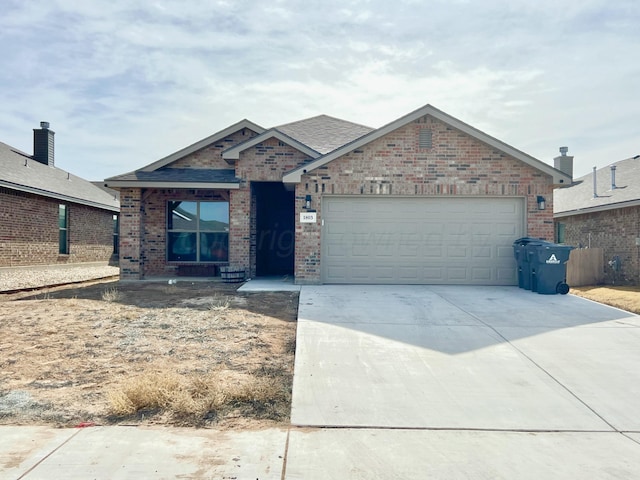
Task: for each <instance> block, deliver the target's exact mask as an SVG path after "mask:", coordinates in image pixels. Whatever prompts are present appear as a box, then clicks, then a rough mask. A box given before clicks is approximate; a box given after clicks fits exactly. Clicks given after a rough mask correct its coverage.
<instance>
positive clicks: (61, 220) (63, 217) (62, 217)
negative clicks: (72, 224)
mask: <svg viewBox="0 0 640 480" xmlns="http://www.w3.org/2000/svg"><path fill="white" fill-rule="evenodd" d="M58 226H59V227H60V228H67V206H66V205H59V206H58Z"/></svg>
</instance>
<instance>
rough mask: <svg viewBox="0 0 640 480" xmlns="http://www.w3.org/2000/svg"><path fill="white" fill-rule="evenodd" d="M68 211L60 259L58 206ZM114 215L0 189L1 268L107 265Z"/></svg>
mask: <svg viewBox="0 0 640 480" xmlns="http://www.w3.org/2000/svg"><path fill="white" fill-rule="evenodd" d="M61 203H64V204H66V205H67V206H68V209H69V210H68V211H69V233H68V235H69V254H68V255H60V254H59V253H58V248H59V243H58V239H59V229H58V206H59V205H60V204H61ZM112 253H113V212H110V211H107V210H101V209H98V208H93V207H89V206H85V205H80V204H76V203H70V202H64V201H60V200H56V199H51V198H47V197H43V196H39V195H33V194H30V193H25V192H20V191H16V190H11V189H7V188H0V266H21V265H53V264H65V263H81V262H101V261H104V262H107V261H109V259H110V258H111V255H112Z"/></svg>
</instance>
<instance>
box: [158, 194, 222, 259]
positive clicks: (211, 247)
mask: <svg viewBox="0 0 640 480" xmlns="http://www.w3.org/2000/svg"><path fill="white" fill-rule="evenodd" d="M167 252H168V253H167V260H169V261H170V262H226V261H227V260H228V259H229V202H222V201H221V202H191V201H176V202H169V213H168V215H167Z"/></svg>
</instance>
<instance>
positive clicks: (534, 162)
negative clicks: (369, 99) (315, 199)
mask: <svg viewBox="0 0 640 480" xmlns="http://www.w3.org/2000/svg"><path fill="white" fill-rule="evenodd" d="M425 115H430V116H432V117H433V118H436V119H438V120H440V121H441V122H443V123H446V124H447V125H450V126H452V127H454V128H456V129H457V130H460V131H461V132H463V133H465V134H467V135H469V136H471V137H473V138H475V139H477V140H479V141H481V142H483V143H485V144H487V145H489V146H490V147H493V148H495V149H497V150H500V151H502V152H504V153H506V154H508V155H510V156H512V157H514V158H516V159H517V160H520V161H522V162H524V163H526V164H528V165H530V166H532V167H534V168H535V169H537V170H540V171H541V172H543V173H546V174H548V175H550V176H551V177H552V178H553V183H554V184H555V185H570V184H571V177H570V176H569V175H567V174H566V173H564V172H561V171H560V170H557V169H555V168H553V167H552V166H551V165H548V164H546V163H544V162H542V161H540V160H538V159H536V158H534V157H532V156H530V155H527V154H526V153H524V152H521V151H520V150H517V149H515V148H513V147H512V146H510V145H507V144H506V143H504V142H501V141H500V140H498V139H497V138H494V137H492V136H490V135H487V134H486V133H484V132H482V131H480V130H478V129H476V128H474V127H472V126H471V125H468V124H466V123H464V122H462V121H460V120H458V119H457V118H454V117H452V116H451V115H448V114H446V113H444V112H443V111H441V110H438V109H437V108H435V107H433V106H432V105H425V106H424V107H422V108H419V109H418V110H416V111H414V112H411V113H409V114H408V115H405V116H404V117H401V118H399V119H398V120H395V121H393V122H391V123H389V124H387V125H385V126H383V127H381V128H379V129H378V130H374V131H373V132H371V133H368V134H367V135H364V136H363V137H360V138H359V139H357V140H355V141H353V142H351V143H347V144H346V145H344V146H342V147H340V148H338V149H336V150H334V151H333V152H330V153H328V154H327V155H325V156H323V157H320V158H318V159H316V160H314V161H313V162H310V163H308V164H307V165H303V166H301V167H298V168H296V169H295V170H292V171H290V172H289V173H287V174H285V175H284V177H283V178H282V181H283V182H285V183H300V182H301V181H302V175H304V174H305V173H307V172H310V171H311V170H315V169H316V168H319V167H322V166H323V165H326V164H327V163H329V162H331V161H332V160H335V159H336V158H339V157H341V156H343V155H345V154H347V153H349V152H352V151H353V150H356V149H358V148H360V147H362V146H364V145H367V144H369V143H371V142H373V141H374V140H377V139H378V138H381V137H383V136H385V135H387V134H389V133H391V132H393V131H394V130H397V129H398V128H401V127H403V126H405V125H407V124H409V123H411V122H413V121H415V120H417V119H419V118H422V117H424V116H425Z"/></svg>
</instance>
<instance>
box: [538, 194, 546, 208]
mask: <svg viewBox="0 0 640 480" xmlns="http://www.w3.org/2000/svg"><path fill="white" fill-rule="evenodd" d="M537 202H538V210H544V209H545V208H546V205H545V201H544V197H543V196H542V195H538V199H537Z"/></svg>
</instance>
